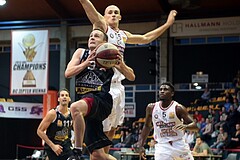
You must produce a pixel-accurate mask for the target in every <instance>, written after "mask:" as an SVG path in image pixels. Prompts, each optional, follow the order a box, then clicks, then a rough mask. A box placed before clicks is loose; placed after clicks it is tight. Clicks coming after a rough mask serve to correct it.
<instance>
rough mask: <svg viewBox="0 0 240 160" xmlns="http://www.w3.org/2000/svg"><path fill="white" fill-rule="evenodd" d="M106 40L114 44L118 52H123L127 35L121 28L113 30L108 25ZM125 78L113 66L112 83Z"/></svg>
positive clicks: (119, 81)
mask: <svg viewBox="0 0 240 160" xmlns="http://www.w3.org/2000/svg"><path fill="white" fill-rule="evenodd" d="M107 35H108V42H109V43H112V44H114V45H115V46H117V48H118V49H119V51H120V53H121V54H123V53H124V49H125V42H126V40H127V35H126V34H125V32H124V31H123V30H119V31H115V30H113V29H112V28H111V27H110V26H108V29H107ZM124 79H125V76H124V75H123V74H121V73H120V72H119V71H118V70H117V69H116V68H114V75H113V78H112V82H113V83H121V81H122V80H124Z"/></svg>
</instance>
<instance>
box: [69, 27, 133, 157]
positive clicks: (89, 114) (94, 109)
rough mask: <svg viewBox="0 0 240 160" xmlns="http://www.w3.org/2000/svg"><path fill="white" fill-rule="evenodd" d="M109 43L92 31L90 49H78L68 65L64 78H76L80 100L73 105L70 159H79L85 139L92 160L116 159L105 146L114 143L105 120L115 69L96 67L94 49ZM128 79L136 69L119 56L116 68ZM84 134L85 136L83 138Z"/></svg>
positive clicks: (103, 35) (100, 33) (101, 32)
mask: <svg viewBox="0 0 240 160" xmlns="http://www.w3.org/2000/svg"><path fill="white" fill-rule="evenodd" d="M103 42H107V35H106V34H105V33H104V32H103V31H101V30H98V29H96V30H93V31H92V32H91V34H90V37H89V40H88V47H89V50H85V49H82V48H79V49H77V50H76V51H75V53H74V54H73V57H72V59H71V61H70V62H69V63H68V65H67V69H66V71H65V76H66V77H67V78H70V77H72V76H76V84H75V86H76V92H77V95H78V100H77V101H76V102H74V103H72V104H71V107H70V108H71V113H72V116H73V124H74V133H75V148H74V153H76V154H75V156H74V157H71V158H69V159H80V157H81V150H82V145H83V139H84V142H85V144H86V146H87V149H88V151H89V152H90V159H91V160H93V159H98V160H107V159H115V158H114V157H111V156H109V155H107V154H105V152H104V150H103V147H105V146H108V145H111V144H112V142H111V141H110V140H109V139H108V138H107V136H106V135H105V134H104V132H103V125H102V121H103V120H104V119H105V118H107V117H108V115H109V114H110V113H111V110H112V103H113V100H112V96H111V95H110V94H109V93H108V92H109V90H110V84H111V79H112V76H113V74H114V72H113V69H112V68H110V69H105V68H100V67H98V66H97V65H95V61H94V58H95V54H96V52H95V48H96V47H97V46H98V45H99V44H101V43H103ZM114 67H115V68H116V69H118V70H119V71H120V72H121V73H122V74H124V75H126V77H130V79H131V80H134V79H135V75H134V73H133V70H132V69H131V68H130V67H128V66H127V65H126V64H125V63H124V62H123V60H122V56H121V54H120V53H119V55H118V64H117V65H115V66H114ZM84 132H85V135H84Z"/></svg>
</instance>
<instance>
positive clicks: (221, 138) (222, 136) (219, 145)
mask: <svg viewBox="0 0 240 160" xmlns="http://www.w3.org/2000/svg"><path fill="white" fill-rule="evenodd" d="M227 137H228V133H227V132H225V131H224V129H223V127H220V128H219V134H218V136H217V141H216V142H214V143H213V145H211V146H210V148H216V150H214V154H222V149H223V146H225V144H226V141H227Z"/></svg>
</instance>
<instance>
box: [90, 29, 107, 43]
mask: <svg viewBox="0 0 240 160" xmlns="http://www.w3.org/2000/svg"><path fill="white" fill-rule="evenodd" d="M95 30H98V31H100V32H102V33H103V40H105V41H106V42H107V41H108V35H107V34H106V32H104V31H103V30H102V29H100V28H94V29H93V30H92V31H95Z"/></svg>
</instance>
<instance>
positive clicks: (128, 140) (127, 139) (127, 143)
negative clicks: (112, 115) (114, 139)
mask: <svg viewBox="0 0 240 160" xmlns="http://www.w3.org/2000/svg"><path fill="white" fill-rule="evenodd" d="M125 135H126V136H125V139H124V140H123V141H122V142H119V143H117V144H115V145H114V148H130V147H131V146H132V144H134V138H133V136H132V133H130V132H129V130H126V131H125Z"/></svg>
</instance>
